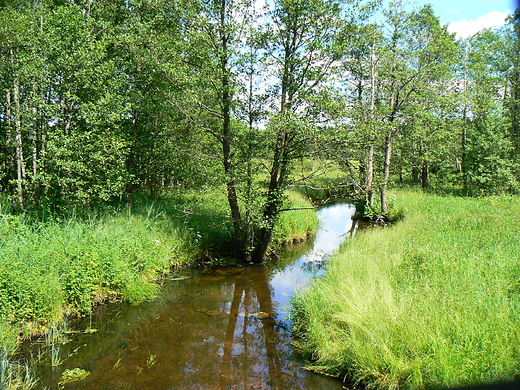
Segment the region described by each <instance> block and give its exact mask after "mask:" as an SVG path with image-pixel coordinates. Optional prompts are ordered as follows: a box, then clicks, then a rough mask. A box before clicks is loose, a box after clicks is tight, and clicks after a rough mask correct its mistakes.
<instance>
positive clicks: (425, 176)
mask: <svg viewBox="0 0 520 390" xmlns="http://www.w3.org/2000/svg"><path fill="white" fill-rule="evenodd" d="M429 173H430V168H429V167H428V164H426V163H425V164H423V166H422V168H421V187H422V188H428V187H429V186H430V182H429Z"/></svg>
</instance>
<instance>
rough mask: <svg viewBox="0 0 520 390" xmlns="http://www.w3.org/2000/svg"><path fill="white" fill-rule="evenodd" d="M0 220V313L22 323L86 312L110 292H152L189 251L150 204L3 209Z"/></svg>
mask: <svg viewBox="0 0 520 390" xmlns="http://www.w3.org/2000/svg"><path fill="white" fill-rule="evenodd" d="M0 228H1V231H0V235H1V236H0V238H1V240H2V246H1V248H0V274H1V279H0V280H1V282H0V302H1V303H2V305H0V318H2V319H4V320H5V321H16V322H24V323H27V324H30V323H39V322H48V321H54V322H55V321H58V320H60V319H61V317H62V316H63V314H64V313H79V314H87V313H89V312H90V310H91V306H92V303H93V302H95V301H99V300H104V299H107V298H109V297H112V298H114V297H121V298H123V299H126V300H129V301H132V302H140V301H142V300H145V299H149V298H150V297H153V296H154V295H155V294H156V291H157V286H156V285H155V284H154V283H153V281H154V279H155V278H157V277H158V276H161V275H162V274H164V273H167V272H169V269H170V267H171V266H172V265H175V264H185V263H187V262H188V261H189V260H190V259H192V256H193V252H194V250H193V249H192V248H193V246H192V244H191V243H189V241H188V240H187V238H186V235H184V234H183V233H181V232H180V231H179V227H178V226H174V225H173V224H172V223H171V222H168V221H165V220H164V219H161V217H160V216H159V215H157V216H156V215H153V210H152V213H151V214H150V215H149V216H139V215H132V214H129V213H125V212H121V213H118V214H115V215H107V216H105V217H102V218H96V219H93V220H90V221H88V220H80V219H73V218H72V219H68V220H66V221H64V222H62V223H59V222H47V223H29V222H28V221H26V220H24V218H23V217H19V216H12V215H2V216H1V218H0Z"/></svg>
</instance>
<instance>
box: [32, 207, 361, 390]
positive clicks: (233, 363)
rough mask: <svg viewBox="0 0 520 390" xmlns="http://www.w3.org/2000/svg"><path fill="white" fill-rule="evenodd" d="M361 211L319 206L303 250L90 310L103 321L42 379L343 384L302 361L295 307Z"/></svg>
mask: <svg viewBox="0 0 520 390" xmlns="http://www.w3.org/2000/svg"><path fill="white" fill-rule="evenodd" d="M353 212H354V210H353V206H351V205H349V204H342V205H334V206H329V207H327V208H324V209H322V210H320V219H321V221H322V228H321V230H320V231H319V232H318V234H317V236H316V239H315V242H314V245H313V247H312V249H310V251H309V248H307V252H306V254H305V255H303V256H302V255H301V254H300V255H298V256H297V259H296V260H294V258H291V256H287V258H286V259H285V260H284V261H282V262H280V263H278V264H276V265H271V266H269V267H264V266H261V265H252V266H247V267H237V268H224V269H218V270H213V271H211V272H204V271H200V270H191V271H188V273H187V275H186V276H188V278H186V279H184V280H176V281H170V282H169V283H167V285H166V286H165V289H164V295H163V296H162V298H161V299H157V300H154V301H153V302H149V303H146V304H144V305H140V306H131V305H124V304H121V305H114V306H110V307H105V308H102V309H101V310H99V311H98V312H97V313H96V315H95V317H94V318H93V319H92V321H93V326H94V327H96V328H97V329H98V330H99V331H98V332H97V333H95V334H93V335H80V336H77V338H76V339H75V340H74V342H73V343H69V344H67V345H66V346H64V348H62V350H63V351H66V350H68V353H69V354H71V356H70V357H69V358H68V359H67V360H66V361H65V362H64V363H63V364H62V365H61V366H59V367H55V368H50V367H44V368H43V371H42V375H43V377H42V381H41V386H42V387H41V388H49V389H57V388H58V384H57V383H58V381H59V377H60V375H61V372H63V371H64V370H65V369H72V368H75V367H80V368H83V369H85V370H87V371H89V372H91V375H89V376H88V377H87V378H86V379H84V380H82V381H80V382H76V383H72V384H69V385H65V386H64V388H65V389H107V390H109V389H114V390H115V389H125V390H131V389H141V390H143V389H327V390H329V389H341V387H342V386H341V383H340V382H339V381H337V380H334V379H331V378H327V377H323V376H320V375H316V374H312V373H310V372H307V371H305V370H303V369H302V368H301V367H302V364H301V362H300V361H298V359H297V358H296V357H295V356H294V354H293V351H292V349H291V347H290V342H291V337H290V334H289V332H288V322H287V307H288V303H289V298H290V296H291V295H292V294H293V293H294V291H295V289H298V288H301V287H303V286H304V285H306V284H307V283H308V282H309V280H310V278H312V277H313V276H314V275H316V274H319V273H320V272H321V268H320V267H309V264H311V263H312V264H320V263H321V262H322V261H323V259H324V257H325V256H326V255H327V254H329V253H330V252H331V251H334V250H335V249H336V248H337V247H338V245H339V243H340V241H341V239H342V237H343V236H344V235H345V234H346V233H348V231H349V230H350V229H351V224H352V221H351V216H352V214H353ZM80 326H85V327H86V324H83V325H80ZM75 350H76V351H77V352H75V353H74V351H75Z"/></svg>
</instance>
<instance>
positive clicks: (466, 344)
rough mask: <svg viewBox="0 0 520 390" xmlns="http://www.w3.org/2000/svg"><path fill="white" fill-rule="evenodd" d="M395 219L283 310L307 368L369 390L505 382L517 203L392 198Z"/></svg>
mask: <svg viewBox="0 0 520 390" xmlns="http://www.w3.org/2000/svg"><path fill="white" fill-rule="evenodd" d="M393 203H394V208H395V209H399V210H402V212H403V214H404V215H405V218H404V219H403V220H402V221H400V222H399V223H397V224H396V225H394V226H392V227H390V228H385V229H371V230H369V231H366V232H362V233H360V234H359V235H358V236H357V237H356V238H355V239H354V240H351V241H349V242H347V243H345V244H344V245H343V247H342V249H341V250H340V253H338V254H337V255H336V256H335V257H334V259H333V260H331V261H330V262H329V270H328V273H327V276H326V278H323V279H320V280H318V281H316V283H315V284H314V286H313V287H312V288H310V289H309V290H307V291H306V292H304V293H301V294H300V295H299V296H298V297H297V298H296V301H295V304H294V314H293V316H294V323H295V330H296V331H297V332H298V333H299V334H300V335H301V336H302V338H301V340H300V342H299V345H300V347H301V349H302V350H303V351H304V352H305V353H306V354H307V356H308V357H309V358H311V359H312V360H313V361H314V363H313V364H314V366H313V367H314V368H315V369H317V370H319V371H324V372H328V373H332V374H335V375H342V376H344V375H346V376H348V377H350V378H351V379H352V380H353V381H354V382H357V383H363V384H365V385H367V386H368V387H370V388H398V387H399V388H401V387H402V388H427V387H448V386H461V385H473V384H481V383H493V382H498V381H504V380H513V379H515V376H516V375H518V372H519V369H520V330H519V329H520V310H519V309H520V282H519V281H520V242H519V241H518V237H519V236H520V225H519V224H517V223H515V222H514V218H513V217H514V216H517V215H520V200H519V199H518V198H513V197H494V198H485V199H470V198H457V197H441V196H435V195H427V194H422V193H417V192H404V191H400V192H397V194H396V197H395V198H394V199H393Z"/></svg>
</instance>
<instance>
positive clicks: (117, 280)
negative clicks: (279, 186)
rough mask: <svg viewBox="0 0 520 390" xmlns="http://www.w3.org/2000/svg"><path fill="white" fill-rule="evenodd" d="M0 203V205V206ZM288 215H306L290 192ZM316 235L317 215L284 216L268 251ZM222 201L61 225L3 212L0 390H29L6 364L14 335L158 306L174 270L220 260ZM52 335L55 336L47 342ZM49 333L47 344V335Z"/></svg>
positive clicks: (177, 201)
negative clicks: (129, 305) (102, 311)
mask: <svg viewBox="0 0 520 390" xmlns="http://www.w3.org/2000/svg"><path fill="white" fill-rule="evenodd" d="M0 203H1V202H0ZM286 205H287V207H293V206H294V207H309V206H311V204H310V202H309V201H307V200H306V199H305V198H304V197H303V196H301V195H299V194H297V193H295V192H289V193H288V195H287V201H286ZM316 227H317V218H316V215H315V213H314V210H294V211H287V212H284V213H283V215H282V216H281V217H280V221H279V226H278V227H277V230H276V233H275V244H279V243H285V242H289V241H292V240H295V239H299V238H301V237H305V236H307V234H308V233H310V232H312V231H314V230H315V229H316ZM232 242H233V229H232V225H231V223H230V220H229V217H228V206H227V200H226V197H225V192H224V191H222V190H219V189H212V190H201V191H182V192H180V191H179V192H176V193H170V194H168V195H167V196H166V197H164V198H163V199H161V200H160V201H152V200H150V199H146V198H145V197H143V196H140V197H137V198H136V199H135V201H134V207H133V208H132V211H129V210H127V209H124V210H120V211H114V210H112V211H105V212H104V213H101V214H100V213H98V214H95V213H91V214H90V215H88V214H87V215H81V217H79V216H76V217H70V218H67V219H50V220H48V221H45V222H43V221H40V220H34V219H32V218H31V217H30V216H29V215H24V214H21V215H14V214H11V213H10V212H9V204H8V203H6V202H4V203H1V204H0V370H1V371H0V380H1V381H2V382H1V383H0V387H2V386H3V388H6V389H10V390H11V389H29V388H31V387H32V385H33V382H34V378H32V377H31V375H30V367H28V366H27V364H26V363H24V362H20V361H17V360H16V359H14V360H13V355H14V354H15V352H16V350H17V346H18V342H19V334H22V336H23V337H32V336H35V335H40V334H45V333H47V332H49V330H52V329H54V328H56V327H59V326H60V324H62V323H63V321H64V319H65V318H66V317H67V316H70V315H88V314H89V313H90V312H91V310H92V307H93V305H94V304H96V303H101V302H106V301H113V300H126V301H130V302H134V303H139V302H142V301H145V300H148V299H151V298H153V297H155V296H156V295H157V294H158V292H159V285H158V284H157V283H156V281H157V279H160V278H161V277H163V276H164V275H166V274H168V273H169V272H171V268H172V267H174V266H187V265H190V264H193V263H194V261H195V260H196V259H197V258H198V257H199V256H201V255H203V254H205V253H210V254H211V255H212V256H213V257H214V258H218V257H219V256H221V255H222V254H225V253H226V251H229V248H233V245H232ZM50 333H52V332H50ZM50 333H49V334H50Z"/></svg>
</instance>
